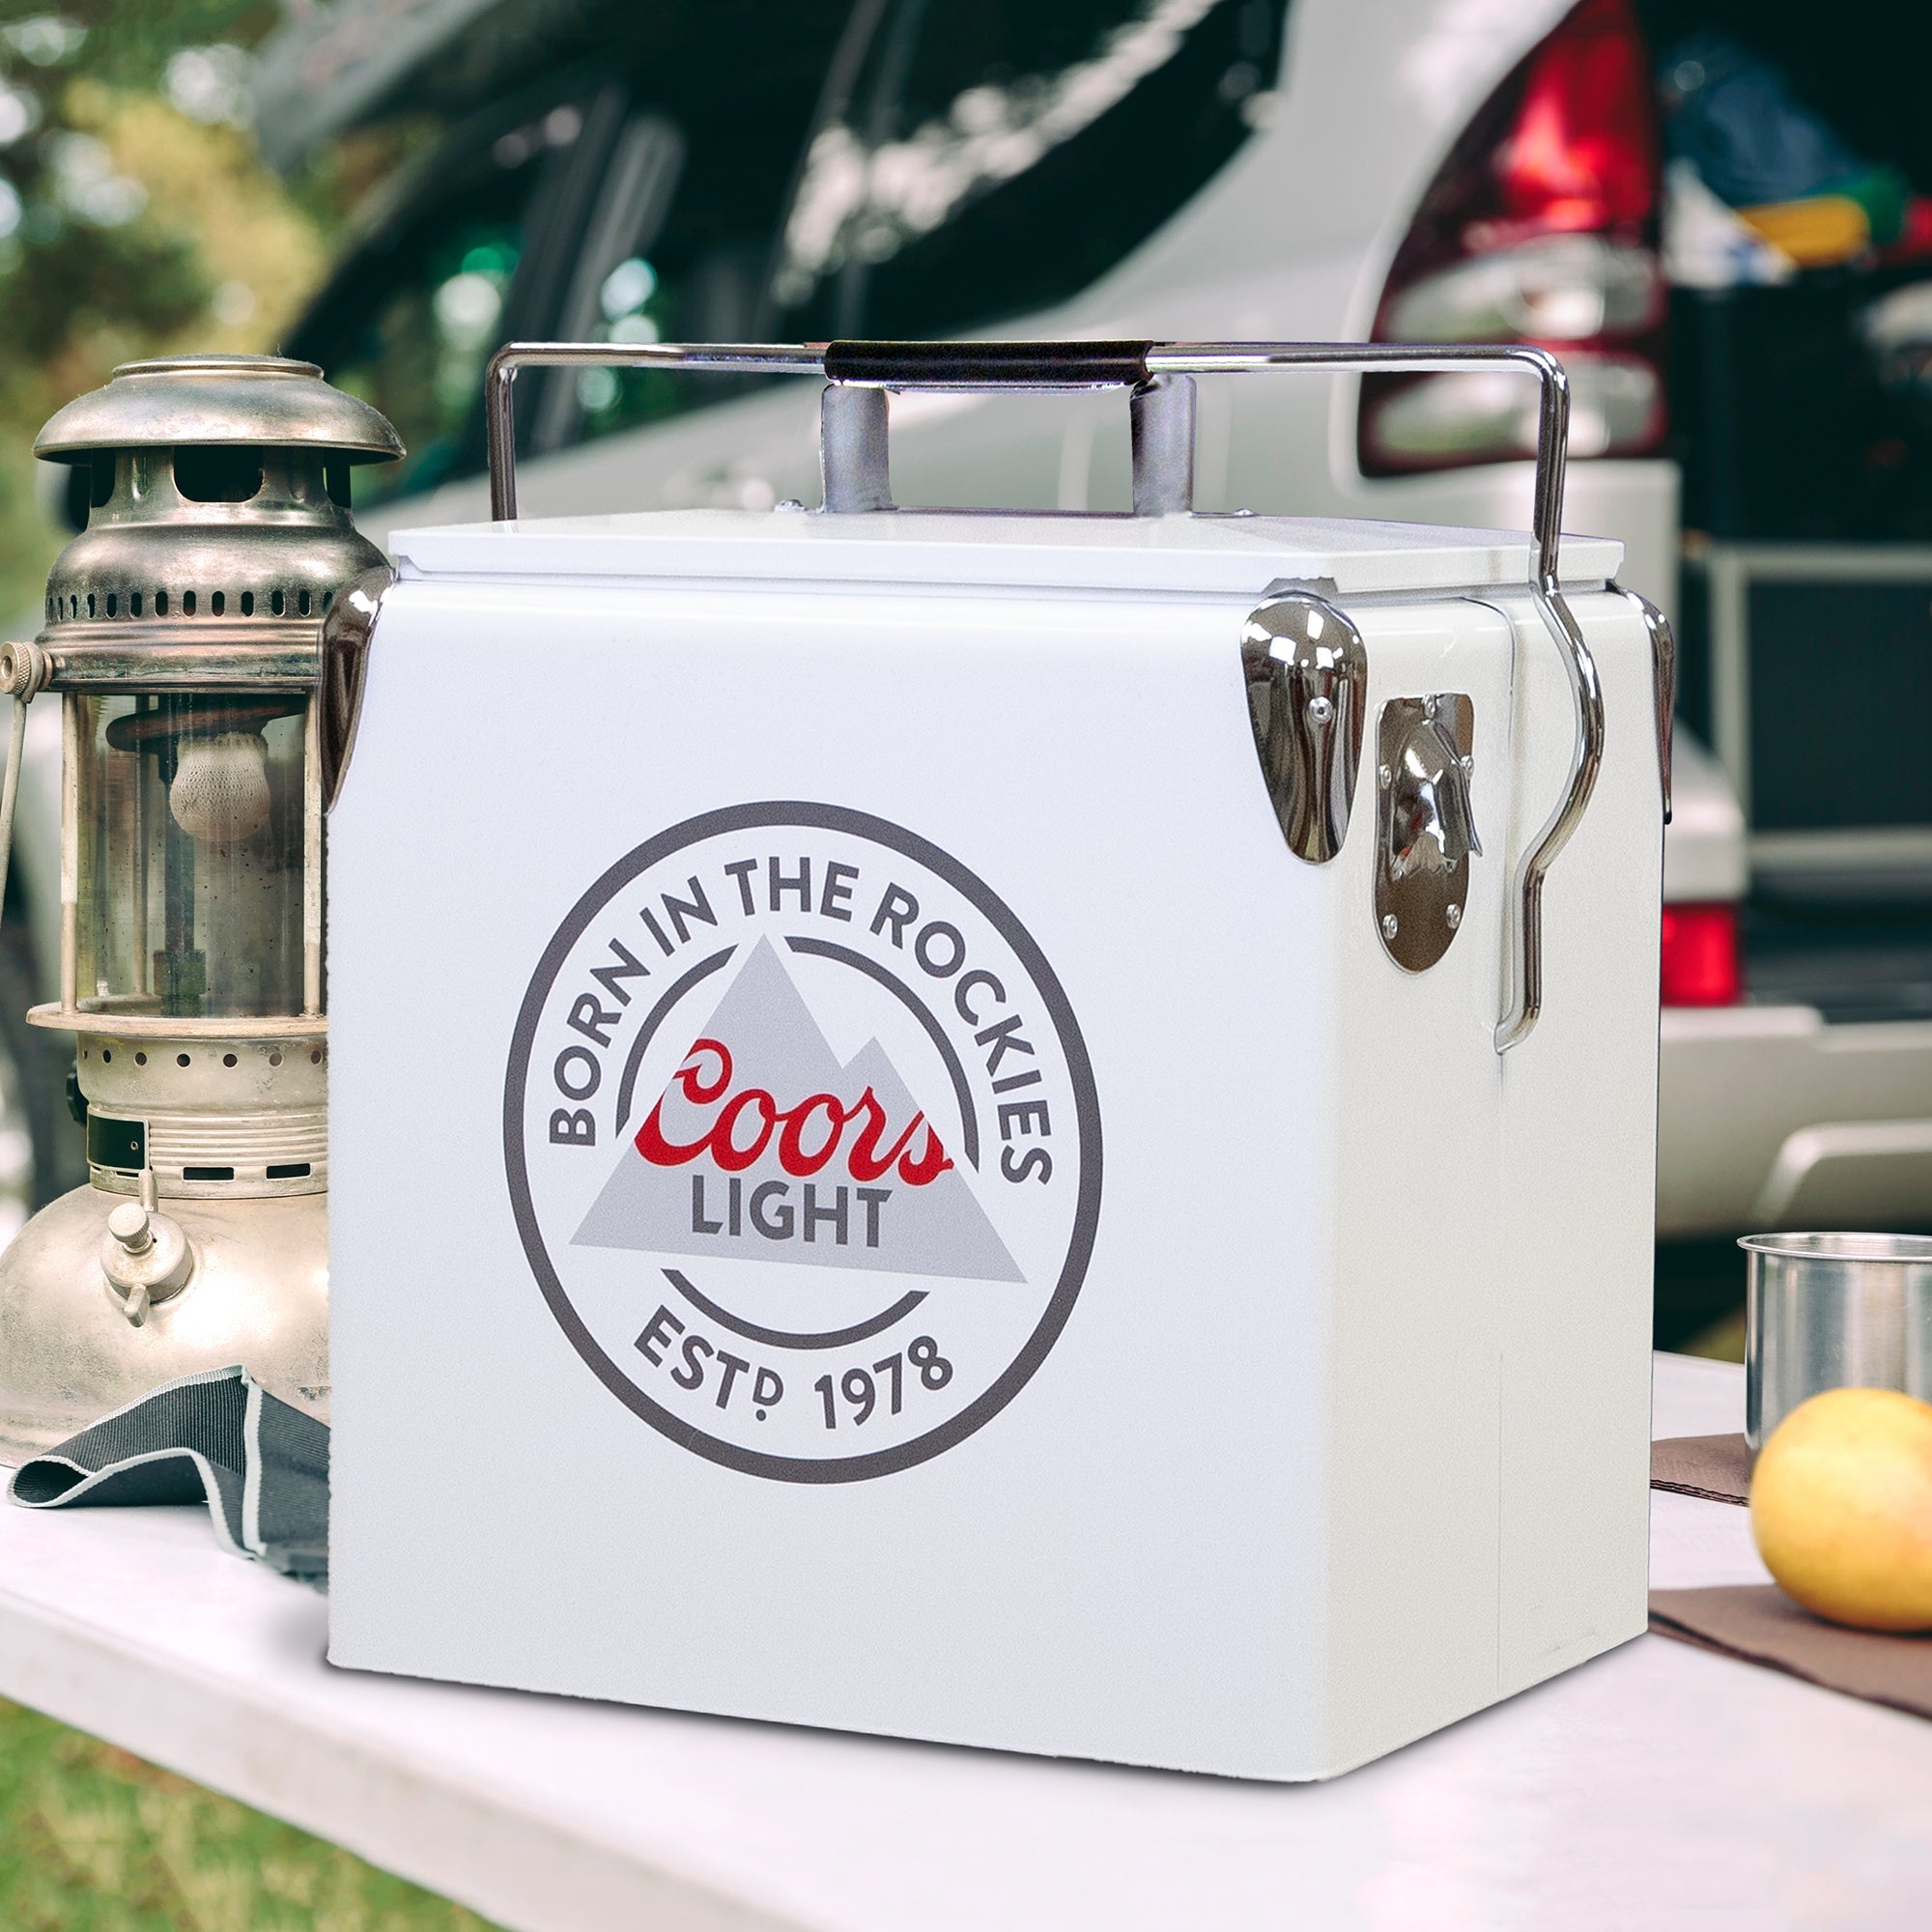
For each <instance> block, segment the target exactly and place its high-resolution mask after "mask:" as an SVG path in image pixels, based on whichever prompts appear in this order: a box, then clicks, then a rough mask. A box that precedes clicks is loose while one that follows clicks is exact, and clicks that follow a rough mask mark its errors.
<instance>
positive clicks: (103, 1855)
mask: <svg viewBox="0 0 1932 1932" xmlns="http://www.w3.org/2000/svg"><path fill="white" fill-rule="evenodd" d="M0 1927H4V1928H5V1932H492V1928H491V1927H490V1926H489V1924H488V1922H487V1921H486V1920H484V1919H481V1918H477V1917H476V1915H475V1914H474V1913H472V1912H467V1911H465V1910H464V1908H463V1907H462V1906H460V1905H452V1904H450V1903H449V1901H448V1900H447V1899H442V1898H438V1897H436V1896H435V1895H434V1894H433V1893H430V1892H427V1891H424V1890H422V1889H420V1888H419V1887H416V1886H413V1885H410V1884H408V1883H407V1882H406V1881H404V1880H402V1879H399V1878H395V1877H393V1876H391V1875H390V1874H389V1873H387V1872H383V1871H378V1870H377V1869H376V1868H375V1867H374V1866H373V1865H367V1864H364V1863H363V1862H362V1861H361V1860H360V1859H357V1858H355V1857H353V1856H352V1855H351V1854H350V1853H348V1852H345V1851H342V1850H340V1849H339V1848H338V1847H336V1846H334V1845H330V1844H327V1843H325V1842H324V1841H323V1840H322V1839H320V1838H312V1837H310V1836H309V1835H308V1834H307V1833H305V1832H298V1831H297V1830H295V1828H294V1827H293V1826H289V1825H283V1824H279V1823H277V1822H276V1821H275V1820H274V1819H272V1818H265V1817H264V1816H263V1815H262V1814H261V1813H260V1812H258V1811H251V1810H249V1809H248V1808H247V1807H246V1806H245V1805H241V1804H236V1803H234V1801H233V1800H231V1799H227V1798H219V1797H216V1796H215V1795H214V1793H213V1792H211V1791H204V1790H202V1789H201V1788H200V1787H199V1786H198V1785H194V1784H190V1783H189V1782H188V1781H187V1780H186V1779H185V1778H182V1777H177V1776H174V1775H173V1774H172V1773H170V1772H165V1771H159V1770H156V1768H155V1767H154V1766H153V1765H150V1764H146V1763H144V1762H143V1761H142V1760H141V1759H139V1758H137V1757H132V1756H130V1755H129V1754H128V1752H126V1751H123V1750H117V1749H116V1748H115V1747H113V1746H112V1745H104V1744H101V1743H100V1742H99V1740H98V1739H95V1738H90V1737H86V1736H83V1735H82V1734H81V1733H80V1732H78V1731H71V1730H69V1729H68V1728H67V1727H66V1726H65V1725H63V1724H57V1723H55V1722H54V1721H53V1720H52V1719H50V1718H43V1717H41V1716H40V1715H39V1714H38V1713H36V1712H33V1711H27V1710H23V1709H21V1707H20V1706H19V1705H17V1704H9V1703H6V1702H5V1701H3V1700H0Z"/></svg>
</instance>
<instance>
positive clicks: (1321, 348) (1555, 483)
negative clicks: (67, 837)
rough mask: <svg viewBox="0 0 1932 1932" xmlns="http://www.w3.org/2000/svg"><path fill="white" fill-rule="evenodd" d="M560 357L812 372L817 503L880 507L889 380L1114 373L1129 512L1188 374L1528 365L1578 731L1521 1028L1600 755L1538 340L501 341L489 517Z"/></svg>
mask: <svg viewBox="0 0 1932 1932" xmlns="http://www.w3.org/2000/svg"><path fill="white" fill-rule="evenodd" d="M573 367H577V368H582V367H614V368H658V369H666V368H672V369H704V370H721V371H732V370H735V371H737V372H739V373H741V374H760V375H787V376H822V377H823V378H825V380H826V383H827V385H828V386H827V388H826V391H825V399H824V404H823V411H824V414H823V429H822V434H821V440H820V453H821V461H822V462H823V464H824V469H825V503H826V507H827V509H828V510H831V511H835V512H836V511H840V510H861V509H884V508H887V507H889V506H890V504H891V502H892V493H891V488H890V472H889V469H888V454H887V439H886V410H885V393H886V392H887V391H889V390H895V389H965V390H980V389H1011V390H1018V391H1023V392H1024V391H1038V390H1065V389H1106V388H1124V389H1126V390H1128V391H1129V392H1130V394H1131V396H1132V398H1133V402H1134V414H1133V429H1134V505H1135V509H1136V512H1137V513H1139V514H1143V515H1150V514H1151V515H1158V514H1164V513H1170V512H1177V511H1185V510H1187V509H1189V508H1190V507H1191V506H1192V502H1193V383H1192V379H1193V378H1194V377H1196V376H1219V375H1238V374H1246V373H1251V372H1254V371H1259V370H1270V369H1323V370H1327V371H1329V372H1330V373H1331V374H1337V375H1368V374H1371V373H1374V372H1377V371H1383V370H1400V371H1403V372H1406V373H1414V374H1430V373H1446V374H1456V373H1463V374H1482V373H1503V374H1517V375H1524V376H1534V377H1535V378H1536V380H1537V384H1538V388H1539V392H1540V393H1539V399H1538V407H1537V420H1536V479H1535V485H1534V492H1533V498H1532V501H1533V507H1532V511H1531V535H1532V538H1533V540H1534V555H1533V557H1532V559H1531V563H1530V572H1529V591H1530V595H1531V598H1532V599H1533V601H1534V603H1535V605H1536V610H1537V614H1538V615H1539V616H1540V617H1541V618H1542V620H1543V626H1544V628H1545V629H1546V630H1547V631H1548V633H1549V635H1550V638H1551V639H1553V641H1554V642H1555V644H1556V648H1557V651H1558V654H1559V655H1560V656H1561V658H1562V660H1563V668H1564V671H1565V673H1566V674H1567V675H1568V677H1569V680H1570V692H1571V698H1572V701H1573V704H1574V707H1575V714H1576V737H1575V741H1574V744H1573V746H1572V749H1571V755H1570V775H1569V780H1568V781H1567V783H1566V784H1565V786H1564V790H1563V795H1562V797H1561V798H1560V799H1558V801H1557V803H1556V806H1555V809H1554V810H1552V811H1551V812H1550V814H1549V816H1548V818H1547V819H1546V820H1545V821H1544V824H1543V827H1542V829H1541V831H1540V832H1539V833H1538V834H1537V836H1536V838H1535V840H1534V841H1533V842H1532V843H1531V844H1530V846H1529V847H1528V849H1527V850H1526V851H1525V852H1524V853H1523V855H1522V858H1521V859H1520V861H1519V863H1518V866H1517V871H1516V878H1515V882H1514V890H1513V892H1512V893H1511V894H1510V895H1509V897H1508V899H1507V901H1506V905H1505V912H1504V922H1505V927H1504V943H1503V959H1504V969H1503V970H1504V975H1505V983H1504V988H1503V996H1502V1016H1501V1018H1500V1019H1499V1020H1498V1021H1497V1022H1496V1029H1495V1048H1496V1051H1497V1052H1498V1053H1507V1052H1508V1051H1509V1049H1510V1048H1511V1047H1513V1046H1517V1045H1520V1043H1521V1042H1522V1041H1523V1040H1524V1039H1526V1038H1527V1037H1529V1034H1530V1032H1531V1030H1532V1029H1533V1028H1534V1027H1535V1025H1536V1022H1537V1017H1538V1015H1539V1014H1540V1013H1541V1012H1542V1010H1543V882H1544V879H1545V878H1546V876H1547V875H1548V871H1549V867H1550V866H1551V865H1552V863H1553V862H1554V861H1555V859H1556V856H1557V854H1558V853H1560V852H1561V851H1562V850H1563V848H1564V846H1565V845H1566V844H1567V843H1568V842H1569V840H1570V836H1571V834H1572V833H1574V832H1575V831H1576V829H1577V822H1578V821H1579V820H1580V819H1581V818H1582V816H1583V811H1584V809H1585V807H1587V806H1588V804H1589V802H1590V795H1591V793H1592V792H1593V791H1594V790H1595V789H1596V784H1597V774H1598V772H1599V771H1600V770H1601V769H1602V767H1603V762H1604V696H1603V688H1602V685H1601V684H1600V682H1599V680H1598V676H1597V666H1596V661H1595V660H1594V659H1593V658H1592V657H1591V655H1590V650H1589V646H1588V645H1587V644H1585V643H1584V641H1583V634H1582V631H1581V630H1580V629H1579V628H1578V626H1577V620H1576V617H1575V616H1574V614H1573V613H1572V611H1571V610H1570V606H1569V604H1568V603H1567V602H1566V601H1565V599H1564V596H1563V590H1562V584H1561V582H1560V579H1559V575H1558V572H1559V565H1560V554H1559V553H1560V550H1561V544H1562V530H1563V472H1564V464H1565V459H1566V455H1567V450H1568V443H1569V432H1570V380H1569V378H1568V376H1567V375H1565V373H1564V369H1563V365H1562V363H1561V362H1559V361H1558V360H1557V359H1556V357H1555V356H1554V355H1550V354H1549V352H1548V350H1545V349H1535V348H1531V347H1528V346H1527V345H1524V344H1518V343H1508V344H1488V343H1477V342H1437V343H1419V344H1414V345H1409V344H1405V343H1396V342H1387V343H1382V342H1373V343H1363V342H1188V343H1178V342H1159V343H1156V342H831V343H824V344H807V343H713V344H702V343H668V342H512V343H510V344H508V345H507V346H506V347H504V348H503V349H500V350H498V351H497V355H495V356H494V357H493V358H492V359H491V363H490V368H489V373H488V375H487V376H486V377H485V379H484V404H485V414H486V417H487V421H488V427H489V446H490V511H491V515H492V516H493V517H494V518H495V519H496V520H497V521H498V522H508V521H511V520H512V519H514V518H515V516H516V514H517V456H516V423H515V401H514V385H515V383H516V378H517V372H518V370H520V369H531V368H551V369H556V368H573Z"/></svg>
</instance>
